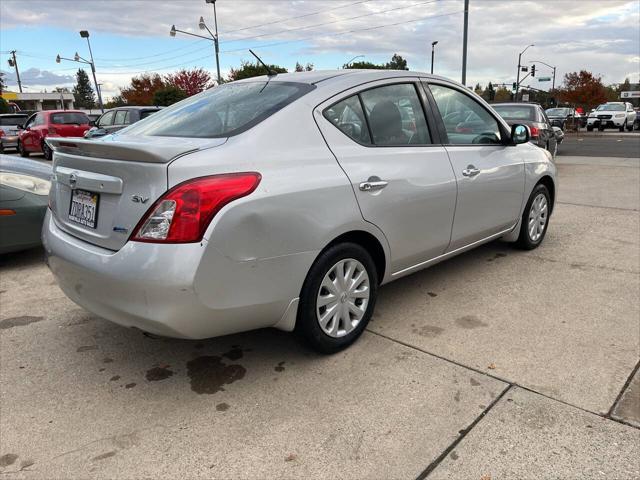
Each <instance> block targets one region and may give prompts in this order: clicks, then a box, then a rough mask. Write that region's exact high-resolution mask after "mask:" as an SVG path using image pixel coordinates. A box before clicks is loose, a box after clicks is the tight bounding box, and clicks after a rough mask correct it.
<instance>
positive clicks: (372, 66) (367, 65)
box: [342, 61, 385, 70]
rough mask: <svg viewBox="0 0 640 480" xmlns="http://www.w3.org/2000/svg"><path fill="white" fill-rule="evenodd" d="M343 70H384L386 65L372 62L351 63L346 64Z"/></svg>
mask: <svg viewBox="0 0 640 480" xmlns="http://www.w3.org/2000/svg"><path fill="white" fill-rule="evenodd" d="M342 68H344V69H347V68H348V69H352V70H384V68H385V67H384V65H378V64H376V63H371V62H365V61H362V62H351V63H345V64H344V65H343V66H342Z"/></svg>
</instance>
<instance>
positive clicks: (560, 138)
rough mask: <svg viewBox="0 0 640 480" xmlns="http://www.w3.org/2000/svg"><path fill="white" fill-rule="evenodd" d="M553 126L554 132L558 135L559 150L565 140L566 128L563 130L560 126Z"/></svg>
mask: <svg viewBox="0 0 640 480" xmlns="http://www.w3.org/2000/svg"><path fill="white" fill-rule="evenodd" d="M551 128H553V133H554V134H555V135H556V143H557V144H558V150H559V149H560V144H561V143H562V141H563V140H564V130H562V129H561V128H560V127H551ZM556 153H557V152H556Z"/></svg>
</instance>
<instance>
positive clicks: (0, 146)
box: [0, 143, 4, 154]
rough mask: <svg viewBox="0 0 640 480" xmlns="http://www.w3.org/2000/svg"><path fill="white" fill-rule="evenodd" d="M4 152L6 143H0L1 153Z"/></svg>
mask: <svg viewBox="0 0 640 480" xmlns="http://www.w3.org/2000/svg"><path fill="white" fill-rule="evenodd" d="M1 153H4V145H3V144H2V143H0V154H1Z"/></svg>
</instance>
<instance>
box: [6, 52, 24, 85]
mask: <svg viewBox="0 0 640 480" xmlns="http://www.w3.org/2000/svg"><path fill="white" fill-rule="evenodd" d="M9 53H10V54H11V55H12V56H13V60H12V59H9V66H10V67H15V69H16V78H17V79H18V90H20V93H22V82H21V81H20V72H19V71H18V59H17V58H16V51H15V50H11V51H10V52H9Z"/></svg>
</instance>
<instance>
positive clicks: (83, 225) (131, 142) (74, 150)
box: [46, 135, 226, 250]
mask: <svg viewBox="0 0 640 480" xmlns="http://www.w3.org/2000/svg"><path fill="white" fill-rule="evenodd" d="M46 141H47V143H48V144H49V145H50V146H51V147H52V149H53V150H54V152H55V157H54V165H53V181H52V185H51V192H50V195H49V198H50V200H49V201H50V204H51V210H52V212H53V217H54V220H55V222H56V224H57V225H58V226H59V227H60V228H61V229H62V230H64V231H66V232H67V233H69V234H71V235H73V236H75V237H78V238H80V239H82V240H84V241H87V242H89V243H92V244H94V245H98V246H100V247H103V248H107V249H110V250H119V249H120V248H121V247H122V246H123V245H124V244H125V243H126V242H127V240H128V239H129V236H130V235H131V232H132V231H133V229H134V228H135V226H136V225H137V224H138V222H139V221H140V219H141V218H142V216H143V215H144V214H145V213H146V212H147V210H148V209H149V207H150V206H151V205H153V203H154V202H155V201H156V200H157V199H158V198H159V197H160V196H161V195H162V194H164V193H165V192H166V191H167V189H168V187H169V186H168V184H167V168H168V165H169V163H170V162H171V161H172V160H173V159H175V158H176V157H179V156H183V155H185V154H188V153H190V152H193V151H196V150H200V149H204V148H212V147H216V146H219V145H222V144H224V143H225V141H226V139H225V138H216V139H198V138H172V137H144V136H135V137H133V136H130V137H127V136H121V135H118V136H117V138H114V137H113V136H107V137H104V138H103V139H99V140H84V139H75V138H74V139H69V138H47V140H46Z"/></svg>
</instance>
